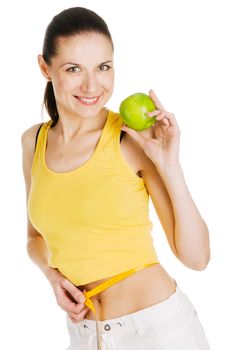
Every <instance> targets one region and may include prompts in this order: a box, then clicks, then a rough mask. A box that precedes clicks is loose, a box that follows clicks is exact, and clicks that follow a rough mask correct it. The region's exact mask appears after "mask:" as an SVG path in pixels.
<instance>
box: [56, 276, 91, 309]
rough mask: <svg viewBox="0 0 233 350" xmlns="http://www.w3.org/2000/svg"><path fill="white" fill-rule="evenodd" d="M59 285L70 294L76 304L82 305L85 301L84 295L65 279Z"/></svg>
mask: <svg viewBox="0 0 233 350" xmlns="http://www.w3.org/2000/svg"><path fill="white" fill-rule="evenodd" d="M61 285H62V287H63V288H65V289H66V290H67V291H68V292H69V293H70V295H71V296H72V297H73V298H74V300H76V301H77V302H78V303H84V301H85V300H86V298H85V296H84V294H83V293H82V292H81V291H80V290H79V289H78V288H77V287H76V286H75V285H73V283H71V282H70V281H69V280H67V279H64V280H63V281H62V282H61Z"/></svg>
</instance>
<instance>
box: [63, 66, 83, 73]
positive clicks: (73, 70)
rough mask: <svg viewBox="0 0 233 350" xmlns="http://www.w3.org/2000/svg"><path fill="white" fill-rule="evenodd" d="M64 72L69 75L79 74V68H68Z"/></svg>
mask: <svg viewBox="0 0 233 350" xmlns="http://www.w3.org/2000/svg"><path fill="white" fill-rule="evenodd" d="M66 71H67V72H70V73H77V72H80V68H79V67H77V66H74V67H70V68H68V69H67V70H66Z"/></svg>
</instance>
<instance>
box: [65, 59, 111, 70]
mask: <svg viewBox="0 0 233 350" xmlns="http://www.w3.org/2000/svg"><path fill="white" fill-rule="evenodd" d="M110 62H111V63H112V61H110V60H109V61H106V62H102V63H100V64H99V66H101V65H103V64H106V63H110ZM67 64H71V65H73V66H82V65H81V64H79V63H75V62H66V63H63V64H62V65H61V66H60V68H61V67H63V66H66V65H67Z"/></svg>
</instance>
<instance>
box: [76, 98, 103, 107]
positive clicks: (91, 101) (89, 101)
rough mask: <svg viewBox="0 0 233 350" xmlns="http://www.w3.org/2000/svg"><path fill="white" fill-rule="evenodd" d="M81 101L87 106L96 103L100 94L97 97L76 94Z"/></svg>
mask: <svg viewBox="0 0 233 350" xmlns="http://www.w3.org/2000/svg"><path fill="white" fill-rule="evenodd" d="M74 97H75V98H76V99H77V100H78V101H79V102H80V103H82V104H83V105H86V106H92V105H95V104H96V103H97V102H98V101H99V99H100V96H95V97H82V96H74Z"/></svg>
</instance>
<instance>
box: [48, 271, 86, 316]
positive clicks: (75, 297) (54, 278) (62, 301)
mask: <svg viewBox="0 0 233 350" xmlns="http://www.w3.org/2000/svg"><path fill="white" fill-rule="evenodd" d="M48 280H49V282H50V284H51V286H52V288H53V291H54V293H55V296H56V299H57V304H58V305H59V306H60V307H61V308H62V309H63V310H64V311H66V312H67V314H68V316H69V317H70V319H71V321H72V322H73V323H78V322H80V321H82V320H83V319H84V317H85V315H86V314H87V312H88V311H89V310H90V309H89V308H88V307H87V306H85V304H84V302H85V296H84V294H83V293H82V292H81V291H80V290H79V289H78V288H77V287H76V286H75V285H74V284H73V283H71V282H70V281H69V280H68V279H67V278H65V276H63V275H62V274H61V273H60V272H59V271H58V270H57V269H52V273H51V274H50V276H49V277H48Z"/></svg>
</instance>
